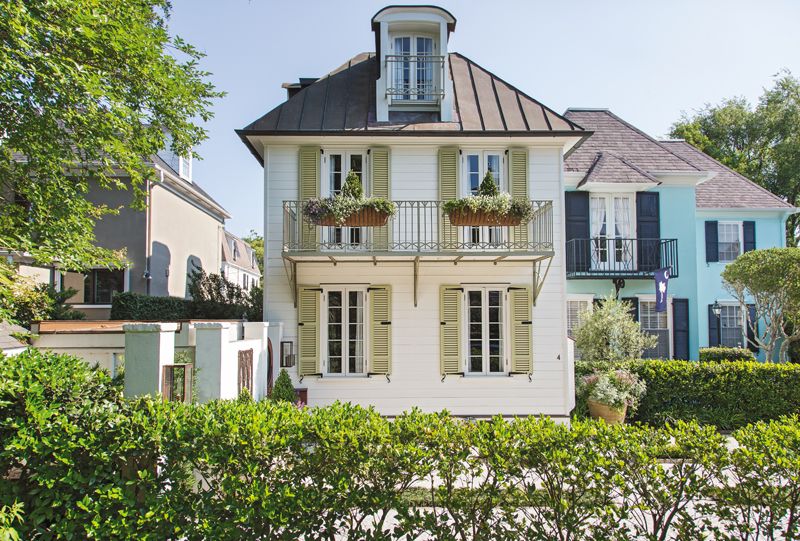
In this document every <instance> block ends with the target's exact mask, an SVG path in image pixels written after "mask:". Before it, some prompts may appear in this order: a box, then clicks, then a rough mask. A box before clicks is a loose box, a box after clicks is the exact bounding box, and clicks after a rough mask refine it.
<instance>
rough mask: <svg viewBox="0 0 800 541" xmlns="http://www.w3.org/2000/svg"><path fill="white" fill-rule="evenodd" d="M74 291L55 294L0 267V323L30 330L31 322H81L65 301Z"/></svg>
mask: <svg viewBox="0 0 800 541" xmlns="http://www.w3.org/2000/svg"><path fill="white" fill-rule="evenodd" d="M76 293H77V290H75V289H66V290H64V291H56V290H55V289H54V288H53V287H52V286H50V285H49V284H36V283H35V282H34V281H33V280H31V279H30V278H27V277H24V276H20V275H18V274H17V273H16V271H15V270H14V269H13V268H12V267H11V266H9V265H0V320H3V321H10V322H12V323H16V324H18V325H22V326H23V327H27V328H30V326H31V322H32V321H37V320H45V319H84V318H85V317H86V316H85V315H84V314H83V313H82V312H78V311H76V310H74V309H73V308H72V307H71V306H69V305H68V304H65V303H66V300H67V299H69V298H70V297H72V296H73V295H75V294H76Z"/></svg>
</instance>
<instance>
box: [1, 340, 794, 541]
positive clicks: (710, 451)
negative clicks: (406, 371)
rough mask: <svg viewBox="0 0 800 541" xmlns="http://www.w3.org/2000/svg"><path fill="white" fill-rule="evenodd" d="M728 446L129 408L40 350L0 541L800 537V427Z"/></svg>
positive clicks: (13, 361)
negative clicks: (11, 533) (6, 536)
mask: <svg viewBox="0 0 800 541" xmlns="http://www.w3.org/2000/svg"><path fill="white" fill-rule="evenodd" d="M629 364H630V365H634V364H636V365H644V364H648V365H651V364H653V362H648V363H629ZM664 364H666V363H664ZM689 364H691V363H689ZM694 364H695V365H698V366H704V367H706V368H708V369H713V370H725V369H729V368H730V367H731V366H735V365H736V364H747V365H756V363H713V364H709V363H701V364H698V363H694ZM761 366H763V365H761ZM778 366H779V367H780V369H782V370H785V369H786V366H785V365H778ZM649 369H650V368H642V367H641V366H640V370H639V372H640V373H642V372H647V370H649ZM726 373H727V374H729V375H730V373H729V372H726ZM695 375H696V374H695ZM733 436H734V437H735V438H736V439H737V441H738V443H739V446H738V447H737V448H735V449H731V450H729V449H728V446H727V445H726V439H725V438H724V437H723V436H722V435H720V434H719V433H718V432H717V431H716V430H715V429H714V427H711V426H701V425H699V424H697V423H694V422H691V423H684V422H677V423H674V424H671V425H667V426H665V427H663V428H660V427H654V426H649V425H644V424H640V425H617V426H610V425H607V424H605V423H604V422H595V421H591V420H576V421H574V422H573V423H572V426H571V427H570V426H566V425H564V424H556V423H555V422H554V421H552V420H550V419H541V418H535V417H528V418H517V419H512V420H507V419H503V418H501V417H494V418H492V419H489V420H485V421H468V420H462V419H457V418H454V417H452V416H451V415H449V414H448V413H447V412H441V413H422V412H420V411H418V410H412V411H410V412H407V413H404V414H401V415H399V416H397V417H396V418H394V419H393V420H390V419H387V418H385V417H383V416H381V415H379V414H378V413H377V412H376V411H375V410H373V409H371V408H363V407H359V406H355V405H351V404H341V403H335V404H333V405H331V406H327V407H323V408H298V407H296V406H295V405H294V404H291V403H288V402H285V401H271V400H267V401H260V402H256V401H253V400H250V399H248V400H227V401H215V402H211V403H208V404H203V405H199V406H193V405H186V404H175V403H167V402H163V401H161V400H158V399H138V400H133V401H128V400H124V399H123V398H122V396H121V392H120V389H119V387H117V386H115V385H113V383H112V382H111V380H110V379H109V377H108V375H107V374H106V373H104V372H102V371H99V370H93V369H91V368H89V367H88V365H87V364H86V363H85V362H84V361H82V360H79V359H76V358H74V357H68V356H63V355H56V354H52V353H43V352H39V351H34V350H30V351H28V352H25V353H23V354H21V355H18V356H16V357H3V356H0V474H2V476H3V479H2V482H0V532H3V531H4V529H5V530H8V529H9V528H13V529H14V530H15V531H16V532H17V533H18V534H19V538H20V539H109V540H129V539H143V540H147V541H150V540H152V541H156V540H161V539H187V540H201V539H220V540H229V539H275V540H281V539H287V540H288V539H301V538H302V539H309V540H323V539H325V540H329V539H364V540H367V539H369V540H374V541H378V540H386V541H388V540H390V539H419V538H425V539H452V540H463V541H478V540H481V541H484V540H485V541H490V540H504V541H505V540H511V539H532V540H549V539H560V540H563V541H567V540H571V541H578V540H581V539H608V540H613V539H724V540H733V539H755V537H754V536H753V535H752V534H753V532H758V533H759V534H760V535H761V537H759V538H765V539H772V538H783V539H796V538H797V536H798V534H800V532H798V526H800V522H798V517H800V420H799V419H798V418H797V417H796V416H792V417H785V418H782V419H779V420H775V421H770V422H767V423H758V424H755V425H749V426H747V427H744V428H742V429H740V430H738V431H736V432H735V433H734V434H733ZM12 479H14V480H12ZM15 505H16V507H13V506H15ZM20 509H21V510H22V514H21V515H20V513H19V512H18V511H19V510H20ZM4 515H5V516H4ZM775 534H777V535H775Z"/></svg>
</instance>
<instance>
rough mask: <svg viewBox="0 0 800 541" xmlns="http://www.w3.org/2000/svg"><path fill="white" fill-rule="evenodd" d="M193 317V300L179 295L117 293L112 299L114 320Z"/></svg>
mask: <svg viewBox="0 0 800 541" xmlns="http://www.w3.org/2000/svg"><path fill="white" fill-rule="evenodd" d="M191 317H192V305H191V301H189V300H187V299H181V298H179V297H151V296H150V295H142V294H141V293H116V294H115V295H114V296H113V297H112V299H111V319H114V320H144V321H174V320H178V319H190V318H191Z"/></svg>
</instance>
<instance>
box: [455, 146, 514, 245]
mask: <svg viewBox="0 0 800 541" xmlns="http://www.w3.org/2000/svg"><path fill="white" fill-rule="evenodd" d="M503 169H504V168H503V152H502V151H485V152H469V153H467V154H466V157H465V158H464V173H465V174H464V178H465V179H466V183H467V184H466V186H464V192H466V193H467V194H469V195H477V194H478V188H479V187H480V185H481V182H482V181H483V178H484V177H485V176H486V173H488V172H491V173H492V177H493V178H494V181H495V183H496V184H497V185H498V186H499V187H500V190H501V191H507V189H506V186H505V178H504V174H503ZM502 234H503V229H502V228H500V227H471V228H470V230H469V236H470V240H469V241H470V242H471V243H473V244H479V243H487V242H488V243H497V242H502V240H503V239H502Z"/></svg>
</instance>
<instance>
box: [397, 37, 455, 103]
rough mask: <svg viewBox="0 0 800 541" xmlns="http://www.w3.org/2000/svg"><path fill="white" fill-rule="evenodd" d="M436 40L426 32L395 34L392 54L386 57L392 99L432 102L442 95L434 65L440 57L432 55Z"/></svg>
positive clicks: (440, 63)
mask: <svg viewBox="0 0 800 541" xmlns="http://www.w3.org/2000/svg"><path fill="white" fill-rule="evenodd" d="M434 49H435V42H434V40H433V38H431V37H426V36H395V38H394V47H393V53H394V54H392V55H389V56H388V57H387V63H389V65H390V70H391V77H392V78H391V82H390V88H389V90H388V92H389V94H390V96H391V98H392V100H393V101H394V102H398V101H412V100H414V101H425V102H433V101H436V100H438V99H439V97H440V96H441V91H440V89H438V88H437V79H438V80H441V78H440V77H437V67H438V68H439V69H438V71H441V65H442V60H441V57H437V56H434Z"/></svg>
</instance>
